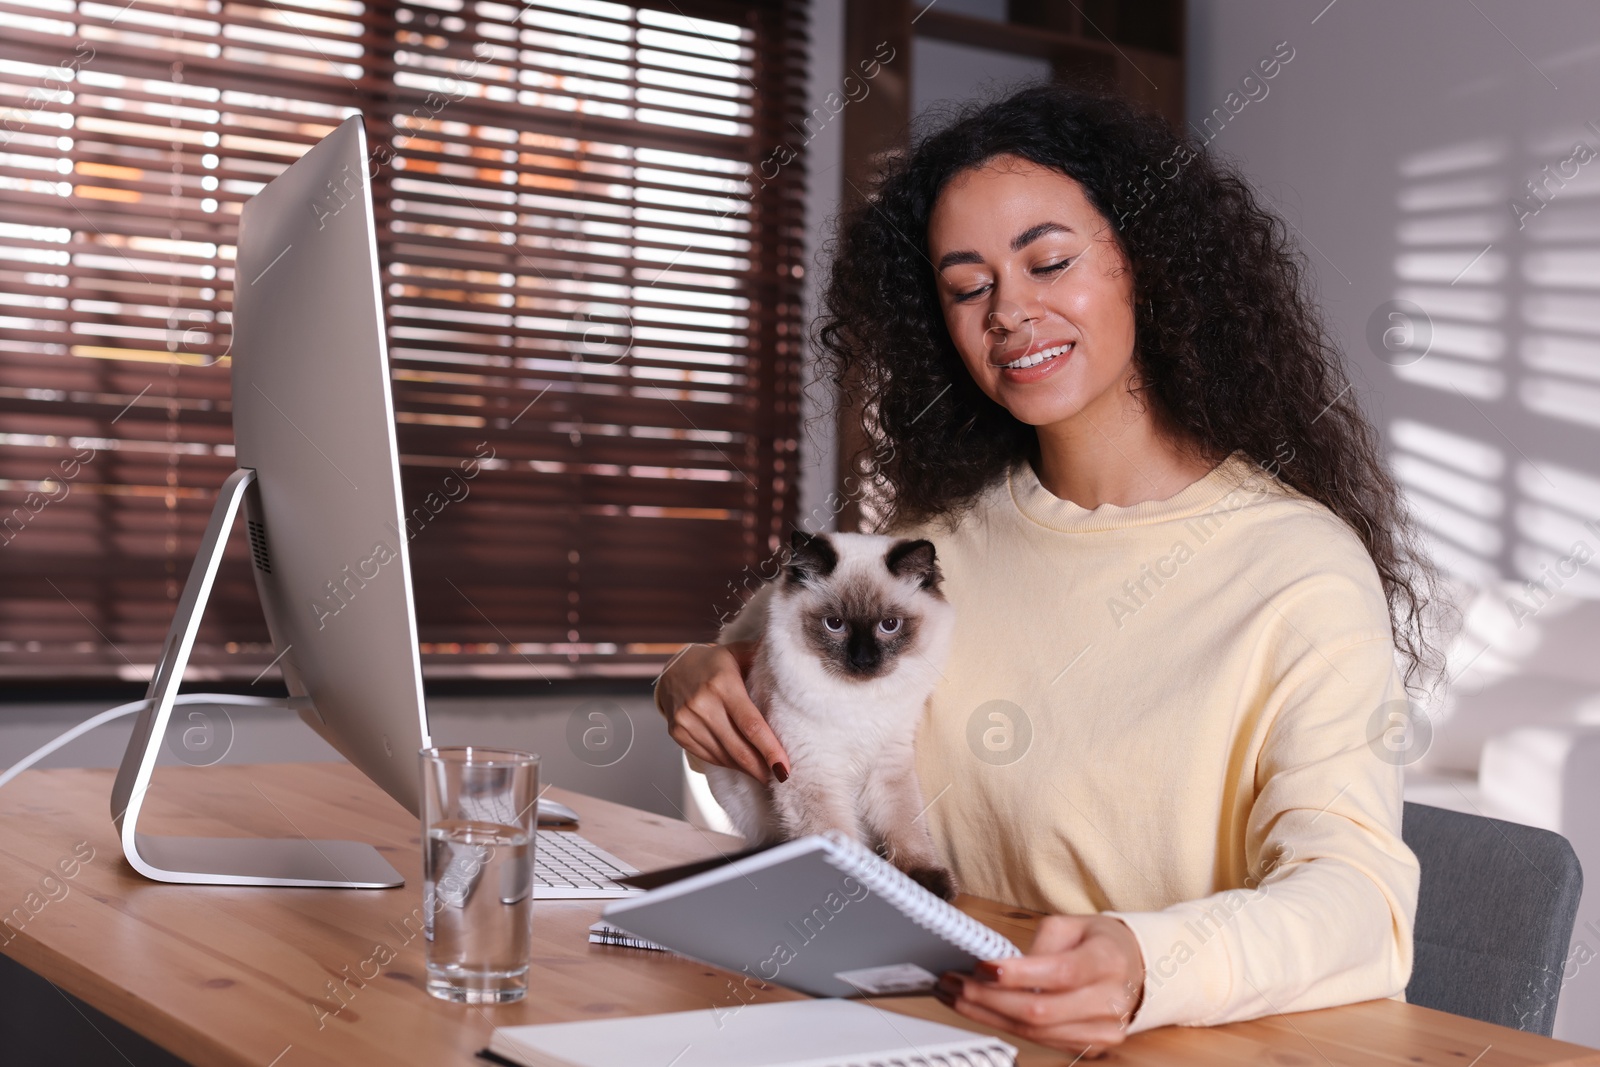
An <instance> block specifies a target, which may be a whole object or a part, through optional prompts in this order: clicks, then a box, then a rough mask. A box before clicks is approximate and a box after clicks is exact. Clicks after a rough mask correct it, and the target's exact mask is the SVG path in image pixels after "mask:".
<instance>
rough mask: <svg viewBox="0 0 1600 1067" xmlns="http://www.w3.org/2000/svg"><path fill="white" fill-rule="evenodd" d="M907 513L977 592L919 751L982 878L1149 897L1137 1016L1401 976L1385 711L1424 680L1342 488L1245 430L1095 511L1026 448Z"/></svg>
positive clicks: (1134, 910)
mask: <svg viewBox="0 0 1600 1067" xmlns="http://www.w3.org/2000/svg"><path fill="white" fill-rule="evenodd" d="M1291 462H1292V461H1291ZM896 532H897V533H909V534H914V535H917V536H925V537H928V538H929V539H930V540H932V541H933V542H934V543H935V545H936V546H937V548H938V557H939V562H940V567H941V569H942V570H943V572H944V575H945V593H946V596H948V597H949V599H950V601H951V603H952V604H953V605H954V606H955V608H956V619H957V622H956V634H955V641H954V651H953V653H952V656H951V661H950V663H949V665H948V667H947V668H946V670H945V677H944V679H943V680H942V681H941V682H940V683H939V685H938V687H937V689H936V690H935V692H934V695H933V698H932V700H931V701H930V703H929V710H928V714H927V717H926V718H925V720H924V722H923V725H922V727H921V730H920V732H919V734H918V738H917V769H918V774H919V776H920V778H921V781H922V786H923V790H924V792H925V799H926V800H927V801H929V803H930V807H929V808H928V814H927V818H928V819H929V823H930V826H931V828H932V831H933V835H934V839H935V841H936V843H937V845H938V847H939V848H940V850H941V851H942V852H943V853H944V855H945V858H946V860H947V862H949V863H950V865H951V866H952V868H953V869H954V870H955V872H956V874H957V876H958V877H959V879H960V880H961V884H962V888H963V889H964V890H965V891H967V892H970V893H975V894H978V895H980V896H984V897H991V898H994V899H997V900H1003V901H1008V902H1014V903H1017V904H1020V905H1023V906H1025V907H1029V908H1037V909H1042V910H1045V911H1051V912H1063V913H1078V914H1083V913H1092V912H1104V913H1109V914H1114V915H1117V916H1118V917H1120V918H1122V919H1123V920H1124V921H1125V922H1127V924H1128V925H1129V926H1130V927H1131V928H1132V930H1133V932H1134V934H1135V935H1136V936H1137V938H1138V940H1139V944H1140V946H1141V948H1142V949H1143V952H1144V957H1145V965H1146V982H1145V993H1144V1001H1143V1004H1142V1006H1141V1008H1140V1010H1139V1012H1138V1014H1137V1015H1136V1016H1135V1018H1134V1019H1133V1022H1132V1025H1131V1027H1130V1029H1132V1030H1135V1031H1137V1030H1147V1029H1150V1028H1151V1027H1155V1026H1162V1025H1166V1024H1169V1023H1179V1024H1191V1025H1202V1024H1212V1023H1221V1022H1229V1021H1233V1020H1238V1019H1246V1018H1253V1017H1255V1016H1259V1015H1265V1014H1270V1013H1275V1012H1284V1011H1304V1010H1308V1009H1312V1008H1319V1007H1325V1006H1328V1005H1333V1004H1343V1003H1350V1002H1354V1001H1360V1000H1368V999H1372V998H1375V997H1391V996H1395V997H1398V996H1401V995H1403V990H1404V988H1405V985H1406V981H1407V979H1408V977H1409V975H1410V972H1411V928H1412V921H1413V918H1414V916H1415V912H1416V899H1417V862H1416V859H1415V857H1414V856H1413V855H1412V854H1411V851H1410V850H1409V849H1408V848H1406V846H1405V845H1404V843H1402V841H1401V839H1400V812H1401V768H1400V767H1399V766H1398V765H1397V764H1396V761H1395V760H1393V759H1391V758H1385V757H1387V756H1388V755H1389V752H1388V750H1387V749H1385V748H1384V746H1383V745H1382V744H1381V743H1370V742H1369V736H1371V735H1373V734H1375V733H1378V732H1380V731H1381V727H1382V725H1383V724H1386V723H1387V722H1388V721H1389V720H1388V717H1387V716H1388V713H1389V712H1390V711H1392V710H1394V709H1397V708H1400V707H1403V704H1400V703H1396V702H1401V701H1403V700H1404V697H1405V694H1404V690H1403V688H1402V685H1401V682H1400V678H1399V676H1398V673H1397V671H1396V668H1395V659H1394V645H1393V639H1392V634H1391V630H1390V627H1389V621H1388V614H1387V611H1386V608H1385V603H1384V597H1383V592H1382V588H1381V586H1380V583H1379V580H1378V575H1377V572H1376V571H1375V569H1374V568H1373V565H1372V562H1371V560H1370V558H1369V557H1368V556H1367V554H1366V552H1365V551H1364V550H1363V548H1362V546H1361V543H1360V541H1359V540H1358V539H1357V538H1356V537H1355V536H1354V535H1353V534H1352V533H1351V531H1350V530H1349V529H1348V528H1346V527H1345V526H1344V525H1343V524H1342V523H1341V522H1340V521H1339V520H1338V519H1337V518H1336V517H1335V516H1333V515H1332V513H1330V512H1329V511H1327V510H1326V509H1325V508H1323V507H1322V506H1321V505H1319V504H1316V503H1315V502H1313V501H1310V500H1308V499H1307V498H1305V497H1303V496H1300V495H1299V494H1296V493H1294V492H1292V491H1291V490H1289V489H1287V488H1285V487H1284V486H1283V485H1282V484H1281V483H1279V482H1278V481H1277V480H1276V479H1274V478H1272V477H1271V476H1269V475H1267V474H1266V473H1264V472H1262V471H1261V470H1259V469H1258V468H1257V467H1256V466H1255V465H1254V464H1253V463H1251V462H1249V461H1248V460H1246V459H1244V458H1242V457H1241V456H1237V455H1236V456H1235V457H1233V458H1231V459H1229V460H1227V461H1226V462H1224V463H1223V464H1222V465H1220V466H1219V467H1217V468H1216V469H1215V470H1213V471H1212V472H1211V473H1210V474H1208V475H1206V476H1205V477H1204V478H1202V479H1200V480H1199V481H1197V482H1195V483H1194V484H1192V485H1190V486H1189V487H1188V488H1186V489H1184V490H1183V491H1182V492H1180V493H1178V494H1177V495H1176V496H1173V497H1171V498H1170V499H1167V500H1162V501H1150V502H1146V503H1141V504H1136V505H1134V506H1131V507H1117V506H1114V505H1105V506H1102V507H1098V508H1095V509H1093V510H1086V509H1084V508H1081V507H1079V506H1077V505H1076V504H1073V503H1071V502H1069V501H1064V500H1061V499H1059V498H1057V497H1055V496H1053V495H1051V493H1050V492H1049V491H1048V490H1047V489H1045V488H1044V487H1043V486H1042V485H1041V484H1040V483H1039V480H1038V477H1037V475H1036V474H1035V473H1034V471H1033V469H1032V467H1031V466H1029V465H1028V464H1025V463H1024V464H1022V465H1020V466H1019V467H1018V468H1017V469H1016V470H1015V471H1014V472H1013V473H1012V474H1011V476H1010V477H1009V478H1008V479H1004V480H1002V481H1000V482H999V483H997V484H996V485H995V486H994V487H993V488H991V489H990V490H989V491H987V492H986V493H985V494H984V496H983V497H982V499H981V500H980V502H979V503H978V505H977V507H976V508H974V509H973V510H972V511H971V512H969V513H967V514H966V515H964V516H963V517H962V518H961V519H960V520H959V522H958V524H957V526H956V528H955V529H954V530H950V529H948V528H947V526H946V525H944V524H943V523H942V522H935V523H929V524H925V525H924V526H922V527H920V528H918V529H916V530H914V531H913V530H903V531H896ZM1373 724H1379V725H1376V726H1375V725H1373Z"/></svg>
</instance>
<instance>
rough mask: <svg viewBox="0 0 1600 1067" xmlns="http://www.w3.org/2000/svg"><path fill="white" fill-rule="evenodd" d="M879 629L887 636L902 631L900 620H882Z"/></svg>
mask: <svg viewBox="0 0 1600 1067" xmlns="http://www.w3.org/2000/svg"><path fill="white" fill-rule="evenodd" d="M878 629H880V630H882V631H883V632H884V633H886V634H892V633H894V632H895V631H897V630H899V629H900V620H899V619H882V620H880V621H879V622H878Z"/></svg>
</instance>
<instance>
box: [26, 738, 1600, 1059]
mask: <svg viewBox="0 0 1600 1067" xmlns="http://www.w3.org/2000/svg"><path fill="white" fill-rule="evenodd" d="M111 779H112V772H111V771H109V770H46V771H29V772H27V773H26V774H23V775H21V776H19V777H18V778H17V779H16V780H15V781H14V782H12V783H11V784H10V785H8V786H6V787H5V788H4V789H0V918H3V919H4V920H5V921H4V923H3V924H0V952H4V953H5V954H6V955H8V956H10V957H12V958H13V959H15V960H16V961H18V962H19V963H21V964H23V965H24V966H26V967H28V968H30V969H31V970H33V971H34V972H35V973H37V974H39V975H42V976H43V977H45V978H47V979H49V980H50V981H51V982H53V983H55V984H56V985H57V986H59V987H61V988H62V989H64V990H66V991H67V992H69V993H72V994H74V995H76V996H78V997H81V998H82V999H83V1000H85V1001H87V1002H88V1003H90V1004H92V1005H94V1006H95V1007H96V1008H98V1009H100V1010H101V1011H103V1012H105V1013H106V1014H107V1015H110V1016H111V1017H112V1018H114V1019H116V1020H118V1021H119V1022H122V1023H124V1024H125V1025H127V1026H128V1027H130V1028H131V1029H133V1030H135V1031H137V1032H139V1033H140V1034H143V1035H144V1036H146V1037H148V1038H150V1039H151V1040H152V1041H154V1042H156V1043H157V1044H159V1045H162V1046H164V1047H165V1048H167V1049H169V1050H171V1051H172V1052H173V1053H174V1054H176V1055H178V1056H181V1057H183V1058H184V1059H186V1060H188V1061H189V1062H190V1063H192V1064H194V1065H195V1067H314V1065H315V1067H345V1065H350V1064H385V1065H387V1064H394V1065H410V1064H415V1065H419V1067H420V1065H427V1067H449V1065H460V1067H469V1065H470V1067H482V1065H483V1064H484V1061H482V1060H479V1059H476V1058H475V1055H474V1054H475V1053H476V1052H477V1050H478V1049H480V1048H483V1047H484V1045H485V1044H486V1043H487V1041H488V1038H489V1034H490V1032H491V1030H492V1028H493V1027H495V1026H508V1025H519V1024H525V1023H540V1022H555V1021H559V1020H568V1019H592V1018H603V1017H606V1016H623V1015H637V1014H643V1013H647V1012H661V1011H682V1010H690V1009H696V1008H707V1007H711V1006H713V1005H716V1006H720V1007H724V1008H732V1007H735V1006H737V1005H738V1004H740V1003H743V1002H745V1001H747V1000H753V999H757V998H759V999H761V1000H781V999H791V998H794V997H796V996H798V994H795V993H791V992H789V991H787V990H783V989H779V988H776V987H767V988H766V989H764V990H760V991H756V992H751V991H749V990H747V989H746V988H745V987H743V986H742V985H738V986H736V985H735V983H734V982H733V976H732V975H731V974H730V973H728V972H724V971H720V970H718V969H716V968H713V967H707V966H704V965H701V964H697V963H693V962H690V961H688V960H685V959H682V958H679V957H675V956H669V955H666V954H663V953H654V952H643V951H639V950H635V949H622V948H613V947H605V946H598V945H590V944H589V943H588V940H587V927H588V926H589V924H590V923H591V922H593V921H594V920H595V919H596V918H597V917H598V916H599V913H600V909H601V908H602V907H603V906H604V903H605V902H604V901H598V900H596V901H540V902H538V903H536V904H535V906H534V927H533V937H534V945H533V973H532V976H531V982H530V991H529V994H528V997H527V999H526V1000H524V1001H523V1002H521V1003H518V1004H512V1005H503V1006H495V1007H484V1008H477V1007H470V1006H466V1005H458V1004H450V1003H446V1002H444V1001H440V1000H436V999H434V998H432V997H430V996H428V995H427V994H426V993H425V992H424V991H423V988H422V984H423V951H422V936H421V933H420V928H421V915H422V912H421V907H422V897H421V854H420V852H419V849H418V828H417V824H416V822H415V820H414V819H412V817H411V816H410V815H409V814H407V813H406V812H405V811H404V810H403V809H401V808H400V807H399V806H398V805H397V804H395V803H394V802H393V801H392V800H390V799H389V798H388V797H387V796H386V795H384V794H383V793H382V792H381V791H379V790H378V789H377V788H376V787H375V786H373V785H371V784H370V783H369V782H367V781H366V779H364V778H363V777H362V776H361V775H360V774H359V773H357V772H356V771H355V770H354V769H352V768H350V767H348V766H345V765H343V764H336V763H315V764H278V765H272V764H258V765H234V766H219V767H208V768H194V767H169V768H161V769H160V770H158V771H157V772H156V784H155V786H154V787H153V788H152V790H151V794H150V799H149V800H148V802H147V806H146V815H145V817H144V818H145V821H144V825H142V826H141V829H142V830H145V831H147V832H151V833H174V834H190V835H196V836H218V837H221V836H241V837H280V836H281V837H288V836H296V835H305V836H307V837H344V838H351V839H353V840H357V841H368V842H371V843H373V844H375V845H377V846H378V848H379V849H381V850H382V852H383V853H384V855H385V856H386V857H387V858H388V859H389V861H390V862H391V863H393V864H394V865H395V867H396V868H397V869H398V870H399V871H400V872H401V873H402V874H404V875H405V876H406V879H407V884H406V885H405V887H404V888H401V889H393V890H342V889H280V888H235V887H209V886H178V885H164V884H161V883H156V882H150V881H147V880H145V879H143V878H141V877H140V876H138V875H136V874H135V873H134V872H133V871H132V870H131V869H130V868H129V867H128V866H127V864H126V863H125V862H124V860H123V858H122V854H121V851H120V849H119V848H118V846H117V842H116V837H115V834H114V832H113V830H112V826H111V818H110V814H109V811H108V807H107V805H108V802H109V797H110V794H111ZM549 795H550V796H551V797H553V798H556V799H560V800H562V801H564V802H565V803H568V804H570V805H571V806H572V807H573V808H575V809H576V810H577V811H578V813H579V814H580V816H582V820H583V822H582V833H583V834H584V835H585V836H586V837H588V838H590V839H591V840H593V841H594V842H596V843H597V844H599V845H600V846H601V847H603V848H606V849H608V850H610V851H611V852H614V853H616V854H617V855H618V856H621V857H622V858H624V859H626V860H628V861H629V862H631V863H633V864H634V865H636V866H638V867H640V868H643V869H647V870H648V869H650V868H652V867H656V866H664V865H668V864H672V863H680V862H684V861H686V860H690V859H695V858H700V857H704V856H709V855H713V854H715V853H716V852H717V851H719V850H723V849H727V848H728V847H730V846H731V845H733V844H734V841H733V839H732V838H726V837H722V836H720V835H716V834H709V833H705V832H702V831H700V830H697V829H695V828H694V827H691V826H690V825H689V824H687V823H685V822H680V821H677V820H672V819H665V818H662V817H660V816H657V815H652V814H649V813H646V812H642V811H638V810H636V809H632V808H626V807H622V806H620V805H617V804H612V803H608V802H606V801H602V800H597V799H594V798H592V797H586V796H583V795H581V794H576V793H569V792H565V791H562V790H559V789H557V790H552V791H551V792H550V794H549ZM960 904H961V906H962V907H963V908H964V909H965V910H967V911H968V912H969V913H971V914H973V915H975V916H976V917H978V918H980V919H982V920H983V921H984V922H986V923H988V924H990V925H991V926H994V927H995V928H997V929H999V930H1000V931H1001V932H1002V933H1004V934H1006V935H1007V936H1008V937H1011V938H1012V939H1013V940H1014V941H1016V942H1017V943H1018V944H1019V945H1022V946H1024V947H1026V945H1027V943H1028V941H1029V940H1030V938H1031V936H1032V928H1033V919H1034V918H1035V916H1033V915H1032V914H1031V913H1029V912H1026V911H1023V910H1020V909H1016V908H1011V907H1007V906H1004V905H1001V904H996V903H994V902H991V901H983V900H977V899H974V898H963V899H962V900H961V901H960ZM874 1003H877V1004H878V1005H880V1006H881V1007H883V1008H884V1009H886V1010H890V1011H899V1012H905V1013H907V1014H912V1015H917V1016H921V1017H924V1018H928V1019H935V1020H940V1021H943V1022H947V1023H953V1024H955V1025H964V1026H968V1027H970V1028H972V1029H982V1028H981V1027H978V1026H976V1025H975V1024H972V1023H970V1022H969V1021H967V1020H965V1019H962V1018H961V1017H959V1016H957V1015H955V1013H953V1012H951V1011H950V1010H949V1009H947V1008H945V1007H944V1006H943V1005H941V1004H939V1003H938V1001H936V1000H934V999H932V998H931V997H909V998H886V999H881V1000H877V1001H875V1002H874ZM1012 1040H1013V1043H1016V1044H1020V1045H1022V1046H1023V1048H1024V1053H1023V1057H1022V1059H1021V1064H1022V1067H1043V1065H1046V1064H1061V1065H1065V1064H1070V1063H1072V1062H1073V1059H1072V1057H1071V1056H1064V1055H1061V1054H1059V1053H1055V1052H1049V1051H1046V1050H1043V1049H1039V1048H1036V1047H1033V1046H1029V1045H1027V1044H1026V1043H1025V1042H1019V1041H1016V1040H1015V1039H1012ZM0 1058H3V1055H0ZM1101 1062H1102V1063H1116V1064H1137V1065H1146V1064H1149V1065H1155V1064H1179V1063H1182V1064H1201V1065H1209V1064H1216V1065H1223V1064H1228V1065H1233V1064H1243V1063H1249V1064H1275V1065H1281V1067H1297V1065H1303V1067H1327V1065H1339V1067H1343V1065H1346V1064H1348V1065H1362V1067H1368V1065H1372V1064H1394V1065H1416V1064H1424V1065H1449V1067H1512V1065H1522V1064H1570V1065H1578V1064H1583V1065H1592V1067H1600V1052H1597V1051H1595V1050H1592V1049H1586V1048H1582V1047H1579V1046H1576V1045H1569V1044H1564V1043H1562V1042H1558V1041H1551V1040H1549V1039H1546V1038H1541V1037H1536V1036H1533V1035H1530V1034H1524V1033H1520V1032H1518V1031H1515V1030H1508V1029H1505V1028H1503V1027H1498V1026H1492V1025H1489V1024H1487V1023H1479V1022H1475V1021H1472V1020H1469V1019H1463V1018H1459V1017H1457V1016H1452V1015H1446V1014H1443V1013H1441V1012H1436V1011H1431V1010H1429V1009H1426V1008H1420V1007H1416V1006H1413V1005H1407V1004H1402V1003H1397V1002H1394V1001H1372V1002H1369V1003H1365V1004H1356V1005H1350V1006H1347V1007H1342V1008H1333V1009H1328V1010H1326V1011H1316V1012H1305V1013H1301V1014H1296V1015H1281V1016H1273V1017H1269V1018H1265V1019H1259V1020H1255V1021H1253V1022H1248V1023H1235V1024H1232V1025H1229V1026H1219V1027H1212V1028H1209V1029H1189V1028H1172V1027H1169V1028H1166V1029H1163V1030H1157V1031H1152V1032H1150V1033H1146V1034H1136V1035H1134V1036H1133V1037H1132V1038H1130V1039H1129V1040H1128V1042H1127V1043H1126V1044H1125V1045H1123V1046H1122V1047H1120V1048H1118V1049H1116V1050H1114V1051H1112V1052H1111V1053H1110V1055H1109V1056H1107V1057H1106V1059H1104V1060H1102V1061H1101ZM646 1067H650V1065H646ZM660 1067H665V1065H660Z"/></svg>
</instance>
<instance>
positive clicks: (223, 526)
mask: <svg viewBox="0 0 1600 1067" xmlns="http://www.w3.org/2000/svg"><path fill="white" fill-rule="evenodd" d="M255 476H256V472H255V471H254V470H250V469H242V470H236V471H234V472H233V473H232V474H231V475H229V476H228V480H227V481H226V482H224V483H223V485H222V488H221V489H220V490H219V491H218V493H217V503H216V506H215V507H214V508H213V509H212V511H211V520H210V521H209V522H208V523H207V524H206V532H205V536H204V538H203V539H202V540H201V542H200V552H199V554H198V555H197V556H196V557H195V561H194V566H193V567H191V568H190V570H189V579H188V581H187V582H185V583H184V587H183V597H182V599H181V600H179V601H178V612H177V614H176V615H175V616H174V617H173V620H172V628H171V629H170V630H168V631H167V640H166V643H165V644H164V645H163V646H162V650H161V658H160V661H159V662H158V663H157V664H156V671H155V674H154V676H152V677H151V679H150V689H149V691H148V692H147V693H146V694H145V706H144V708H143V710H141V711H140V712H139V717H138V720H137V721H136V722H135V724H134V727H133V737H132V738H131V739H129V741H128V750H127V752H126V753H124V755H123V757H122V766H121V767H120V768H119V769H118V770H117V781H116V785H115V786H113V787H112V790H111V819H112V821H113V822H114V823H116V826H117V834H118V837H119V838H120V839H121V841H122V854H123V855H124V856H126V857H127V858H128V863H129V865H131V866H132V867H133V869H134V870H136V871H138V872H139V873H140V874H142V875H144V876H145V877H146V878H153V879H155V880H156V881H158V882H181V883H187V884H192V885H283V886H319V887H323V888H333V889H388V888H392V887H394V886H400V885H404V884H405V879H404V878H402V877H401V876H400V873H399V872H398V871H396V870H395V869H394V868H393V867H391V866H390V865H389V862H388V861H387V860H385V859H384V858H383V856H382V855H380V854H379V852H378V850H377V849H375V848H373V847H372V846H371V845H367V844H362V843H360V842H357V841H312V840H310V839H309V838H304V837H302V838H298V839H261V838H254V837H157V836H154V835H151V834H142V833H139V831H138V824H139V812H140V810H141V808H142V807H143V805H144V796H145V792H146V791H147V790H148V789H149V788H150V779H151V775H152V774H153V773H154V772H155V767H156V754H157V753H158V752H159V751H160V749H161V742H162V740H163V739H164V738H165V737H166V734H167V722H168V720H169V719H171V717H172V708H173V705H174V704H175V703H189V702H190V701H189V700H186V699H185V698H183V697H180V696H179V695H178V686H179V685H180V684H181V683H182V681H183V672H184V668H186V667H187V666H188V665H189V656H190V654H191V653H192V652H193V650H194V641H195V634H196V632H197V631H198V630H199V628H200V616H201V613H202V612H203V611H204V610H205V606H206V602H207V601H208V600H209V599H210V597H211V586H212V583H213V582H214V581H215V580H216V577H217V567H218V565H219V564H220V563H221V562H222V550H223V546H224V545H226V544H227V541H228V534H229V532H230V531H231V530H232V529H233V524H234V521H235V519H237V518H238V514H239V507H240V505H241V504H242V503H243V502H244V499H245V494H246V492H247V491H248V490H249V489H250V487H251V485H252V484H253V483H254V482H255ZM205 701H206V703H209V704H226V703H227V701H226V700H219V699H217V698H216V697H207V698H205ZM262 703H263V702H262V701H261V700H259V699H255V698H250V697H241V698H239V700H238V704H237V705H236V706H251V707H259V706H260V705H261V704H262ZM277 703H281V702H277ZM297 703H298V702H297Z"/></svg>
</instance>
